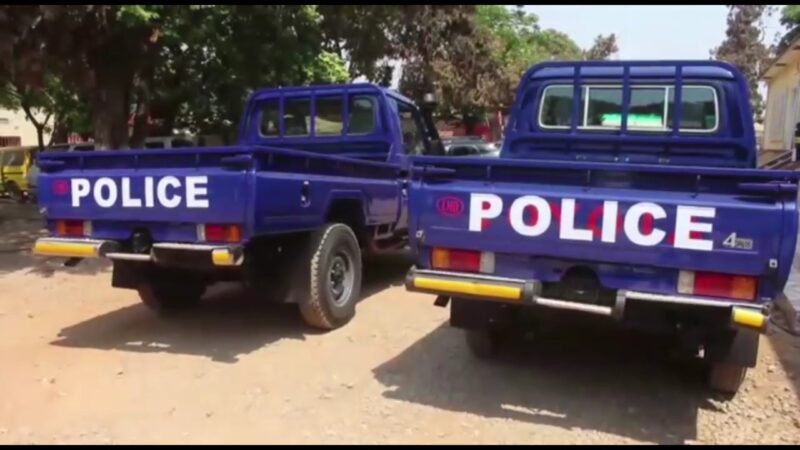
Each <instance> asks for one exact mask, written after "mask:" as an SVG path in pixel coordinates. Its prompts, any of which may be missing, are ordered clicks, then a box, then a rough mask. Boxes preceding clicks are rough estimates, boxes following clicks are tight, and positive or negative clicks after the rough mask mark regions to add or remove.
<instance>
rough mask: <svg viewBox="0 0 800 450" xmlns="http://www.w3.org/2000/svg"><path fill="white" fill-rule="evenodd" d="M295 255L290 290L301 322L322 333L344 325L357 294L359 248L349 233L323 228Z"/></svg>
mask: <svg viewBox="0 0 800 450" xmlns="http://www.w3.org/2000/svg"><path fill="white" fill-rule="evenodd" d="M299 256H300V257H299V258H298V259H297V260H296V261H295V264H294V266H295V267H294V270H293V271H294V277H293V278H292V280H293V286H292V288H291V289H292V297H294V299H295V301H296V302H297V304H298V306H299V307H300V313H301V314H302V316H303V319H304V320H305V322H306V323H307V324H309V325H311V326H313V327H315V328H320V329H324V330H332V329H335V328H339V327H341V326H343V325H345V324H346V323H347V322H349V321H350V320H351V319H352V318H353V316H355V308H356V302H358V299H359V296H360V293H361V263H362V262H361V249H360V248H359V245H358V240H357V239H356V236H355V234H354V233H353V230H351V229H350V227H348V226H347V225H344V224H341V223H335V224H329V225H326V226H325V227H324V228H322V229H320V230H317V231H315V232H313V233H312V234H311V236H310V237H309V239H308V242H307V245H306V248H305V251H304V252H301V253H300V254H299Z"/></svg>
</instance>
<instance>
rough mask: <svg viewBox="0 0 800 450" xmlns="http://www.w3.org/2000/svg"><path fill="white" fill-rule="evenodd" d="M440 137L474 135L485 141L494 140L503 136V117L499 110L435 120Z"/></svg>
mask: <svg viewBox="0 0 800 450" xmlns="http://www.w3.org/2000/svg"><path fill="white" fill-rule="evenodd" d="M437 128H438V129H439V135H440V136H441V137H442V138H450V137H467V136H475V137H479V138H481V139H483V140H484V141H486V142H496V141H498V140H500V139H502V137H503V130H504V129H505V117H504V116H503V113H502V112H501V111H497V112H496V113H493V114H488V113H487V114H483V115H478V116H465V117H464V118H454V119H443V120H440V121H439V122H437Z"/></svg>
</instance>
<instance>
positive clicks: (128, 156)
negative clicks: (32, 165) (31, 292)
mask: <svg viewBox="0 0 800 450" xmlns="http://www.w3.org/2000/svg"><path fill="white" fill-rule="evenodd" d="M242 156H244V157H247V156H248V151H247V149H246V148H236V147H234V148H217V149H214V148H202V149H199V148H198V149H180V150H169V151H152V150H151V151H103V152H101V151H98V152H92V153H91V154H64V153H61V154H51V155H43V156H42V157H40V161H39V165H40V167H41V170H42V172H41V174H40V176H39V199H40V200H39V204H40V206H41V207H42V208H44V209H45V212H46V216H47V218H48V219H49V220H51V221H52V220H54V219H67V220H68V219H79V220H91V221H92V222H93V235H94V236H96V237H99V238H119V237H120V234H121V233H127V232H129V230H130V229H132V228H136V227H138V226H143V227H146V228H148V229H149V230H150V232H151V233H152V234H153V237H154V238H155V239H157V240H160V239H171V240H186V241H191V240H194V238H195V233H196V232H195V225H196V224H198V223H226V224H242V225H244V227H243V228H244V231H245V235H246V234H247V228H248V227H247V226H246V225H247V222H248V220H247V218H248V208H249V206H248V203H249V202H248V201H247V200H248V198H249V192H250V189H251V187H250V185H251V181H250V180H251V177H250V176H249V175H248V173H247V172H245V171H243V170H231V169H230V168H226V167H225V166H226V165H227V163H228V162H229V161H231V158H234V162H235V158H240V157H242ZM166 225H171V227H167V226H166ZM174 225H183V227H181V226H178V227H175V226H174ZM167 234H168V235H167ZM159 235H160V236H159Z"/></svg>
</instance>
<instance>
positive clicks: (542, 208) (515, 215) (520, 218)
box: [509, 195, 553, 237]
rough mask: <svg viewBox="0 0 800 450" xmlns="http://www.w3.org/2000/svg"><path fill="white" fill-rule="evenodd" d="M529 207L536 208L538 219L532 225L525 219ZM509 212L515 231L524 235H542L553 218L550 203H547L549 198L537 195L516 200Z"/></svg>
mask: <svg viewBox="0 0 800 450" xmlns="http://www.w3.org/2000/svg"><path fill="white" fill-rule="evenodd" d="M528 207H532V208H535V210H536V220H535V223H533V224H532V225H528V224H527V223H525V219H524V214H523V213H524V212H525V209H526V208H528ZM509 214H510V215H509V219H510V221H511V226H512V227H513V228H514V231H516V232H517V233H519V234H521V235H523V236H531V237H533V236H539V235H541V234H542V233H544V232H545V231H547V228H548V227H549V226H550V221H551V220H553V219H552V213H551V211H550V205H548V204H547V200H545V199H543V198H542V197H537V196H535V195H525V196H523V197H520V198H518V199H516V200H514V203H512V204H511V210H510V211H509Z"/></svg>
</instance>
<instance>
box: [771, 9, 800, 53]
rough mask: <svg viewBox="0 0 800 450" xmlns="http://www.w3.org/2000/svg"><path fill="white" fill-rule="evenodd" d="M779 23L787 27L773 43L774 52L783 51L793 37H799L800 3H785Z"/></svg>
mask: <svg viewBox="0 0 800 450" xmlns="http://www.w3.org/2000/svg"><path fill="white" fill-rule="evenodd" d="M781 25H783V26H784V27H786V28H787V30H788V31H787V32H786V34H784V35H783V36H781V38H780V39H779V40H778V42H777V44H776V45H775V53H776V54H781V53H783V52H784V51H785V50H786V49H787V48H788V47H789V44H791V43H792V42H793V41H794V40H795V39H797V38H798V37H800V5H786V6H784V7H783V9H782V10H781Z"/></svg>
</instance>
